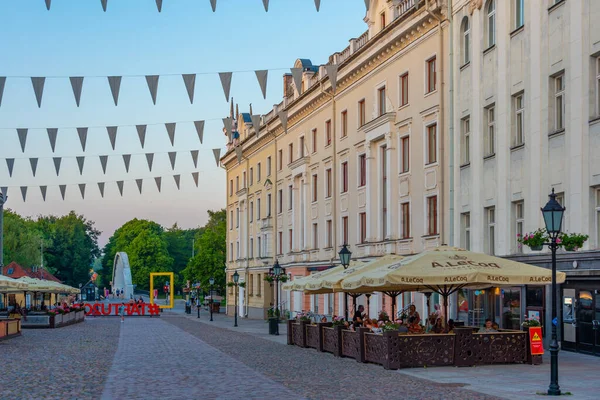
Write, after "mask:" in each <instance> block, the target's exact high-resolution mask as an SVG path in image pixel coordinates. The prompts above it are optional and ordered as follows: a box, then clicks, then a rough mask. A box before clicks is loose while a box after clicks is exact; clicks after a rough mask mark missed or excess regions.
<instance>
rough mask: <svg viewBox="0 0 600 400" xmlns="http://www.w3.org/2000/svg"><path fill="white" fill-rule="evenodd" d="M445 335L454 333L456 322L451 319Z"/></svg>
mask: <svg viewBox="0 0 600 400" xmlns="http://www.w3.org/2000/svg"><path fill="white" fill-rule="evenodd" d="M444 333H454V320H453V319H449V320H448V325H446V329H444Z"/></svg>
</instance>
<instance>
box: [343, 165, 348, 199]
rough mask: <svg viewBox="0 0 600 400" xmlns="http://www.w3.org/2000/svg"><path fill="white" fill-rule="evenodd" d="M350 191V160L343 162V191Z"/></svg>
mask: <svg viewBox="0 0 600 400" xmlns="http://www.w3.org/2000/svg"><path fill="white" fill-rule="evenodd" d="M347 191H348V162H347V161H345V162H343V163H342V193H346V192H347Z"/></svg>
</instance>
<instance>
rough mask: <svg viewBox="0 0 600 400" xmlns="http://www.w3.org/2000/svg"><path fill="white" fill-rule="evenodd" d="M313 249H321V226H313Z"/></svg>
mask: <svg viewBox="0 0 600 400" xmlns="http://www.w3.org/2000/svg"><path fill="white" fill-rule="evenodd" d="M312 234H313V245H312V247H313V249H315V250H316V249H318V248H319V225H318V224H313V231H312Z"/></svg>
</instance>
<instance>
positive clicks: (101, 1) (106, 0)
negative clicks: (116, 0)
mask: <svg viewBox="0 0 600 400" xmlns="http://www.w3.org/2000/svg"><path fill="white" fill-rule="evenodd" d="M107 2H108V0H100V3H102V9H103V10H104V12H106V3H107Z"/></svg>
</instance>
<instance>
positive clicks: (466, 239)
mask: <svg viewBox="0 0 600 400" xmlns="http://www.w3.org/2000/svg"><path fill="white" fill-rule="evenodd" d="M460 224H461V231H462V232H461V233H462V235H461V236H462V237H461V246H462V247H463V248H464V249H465V250H471V213H462V214H461V215H460Z"/></svg>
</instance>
